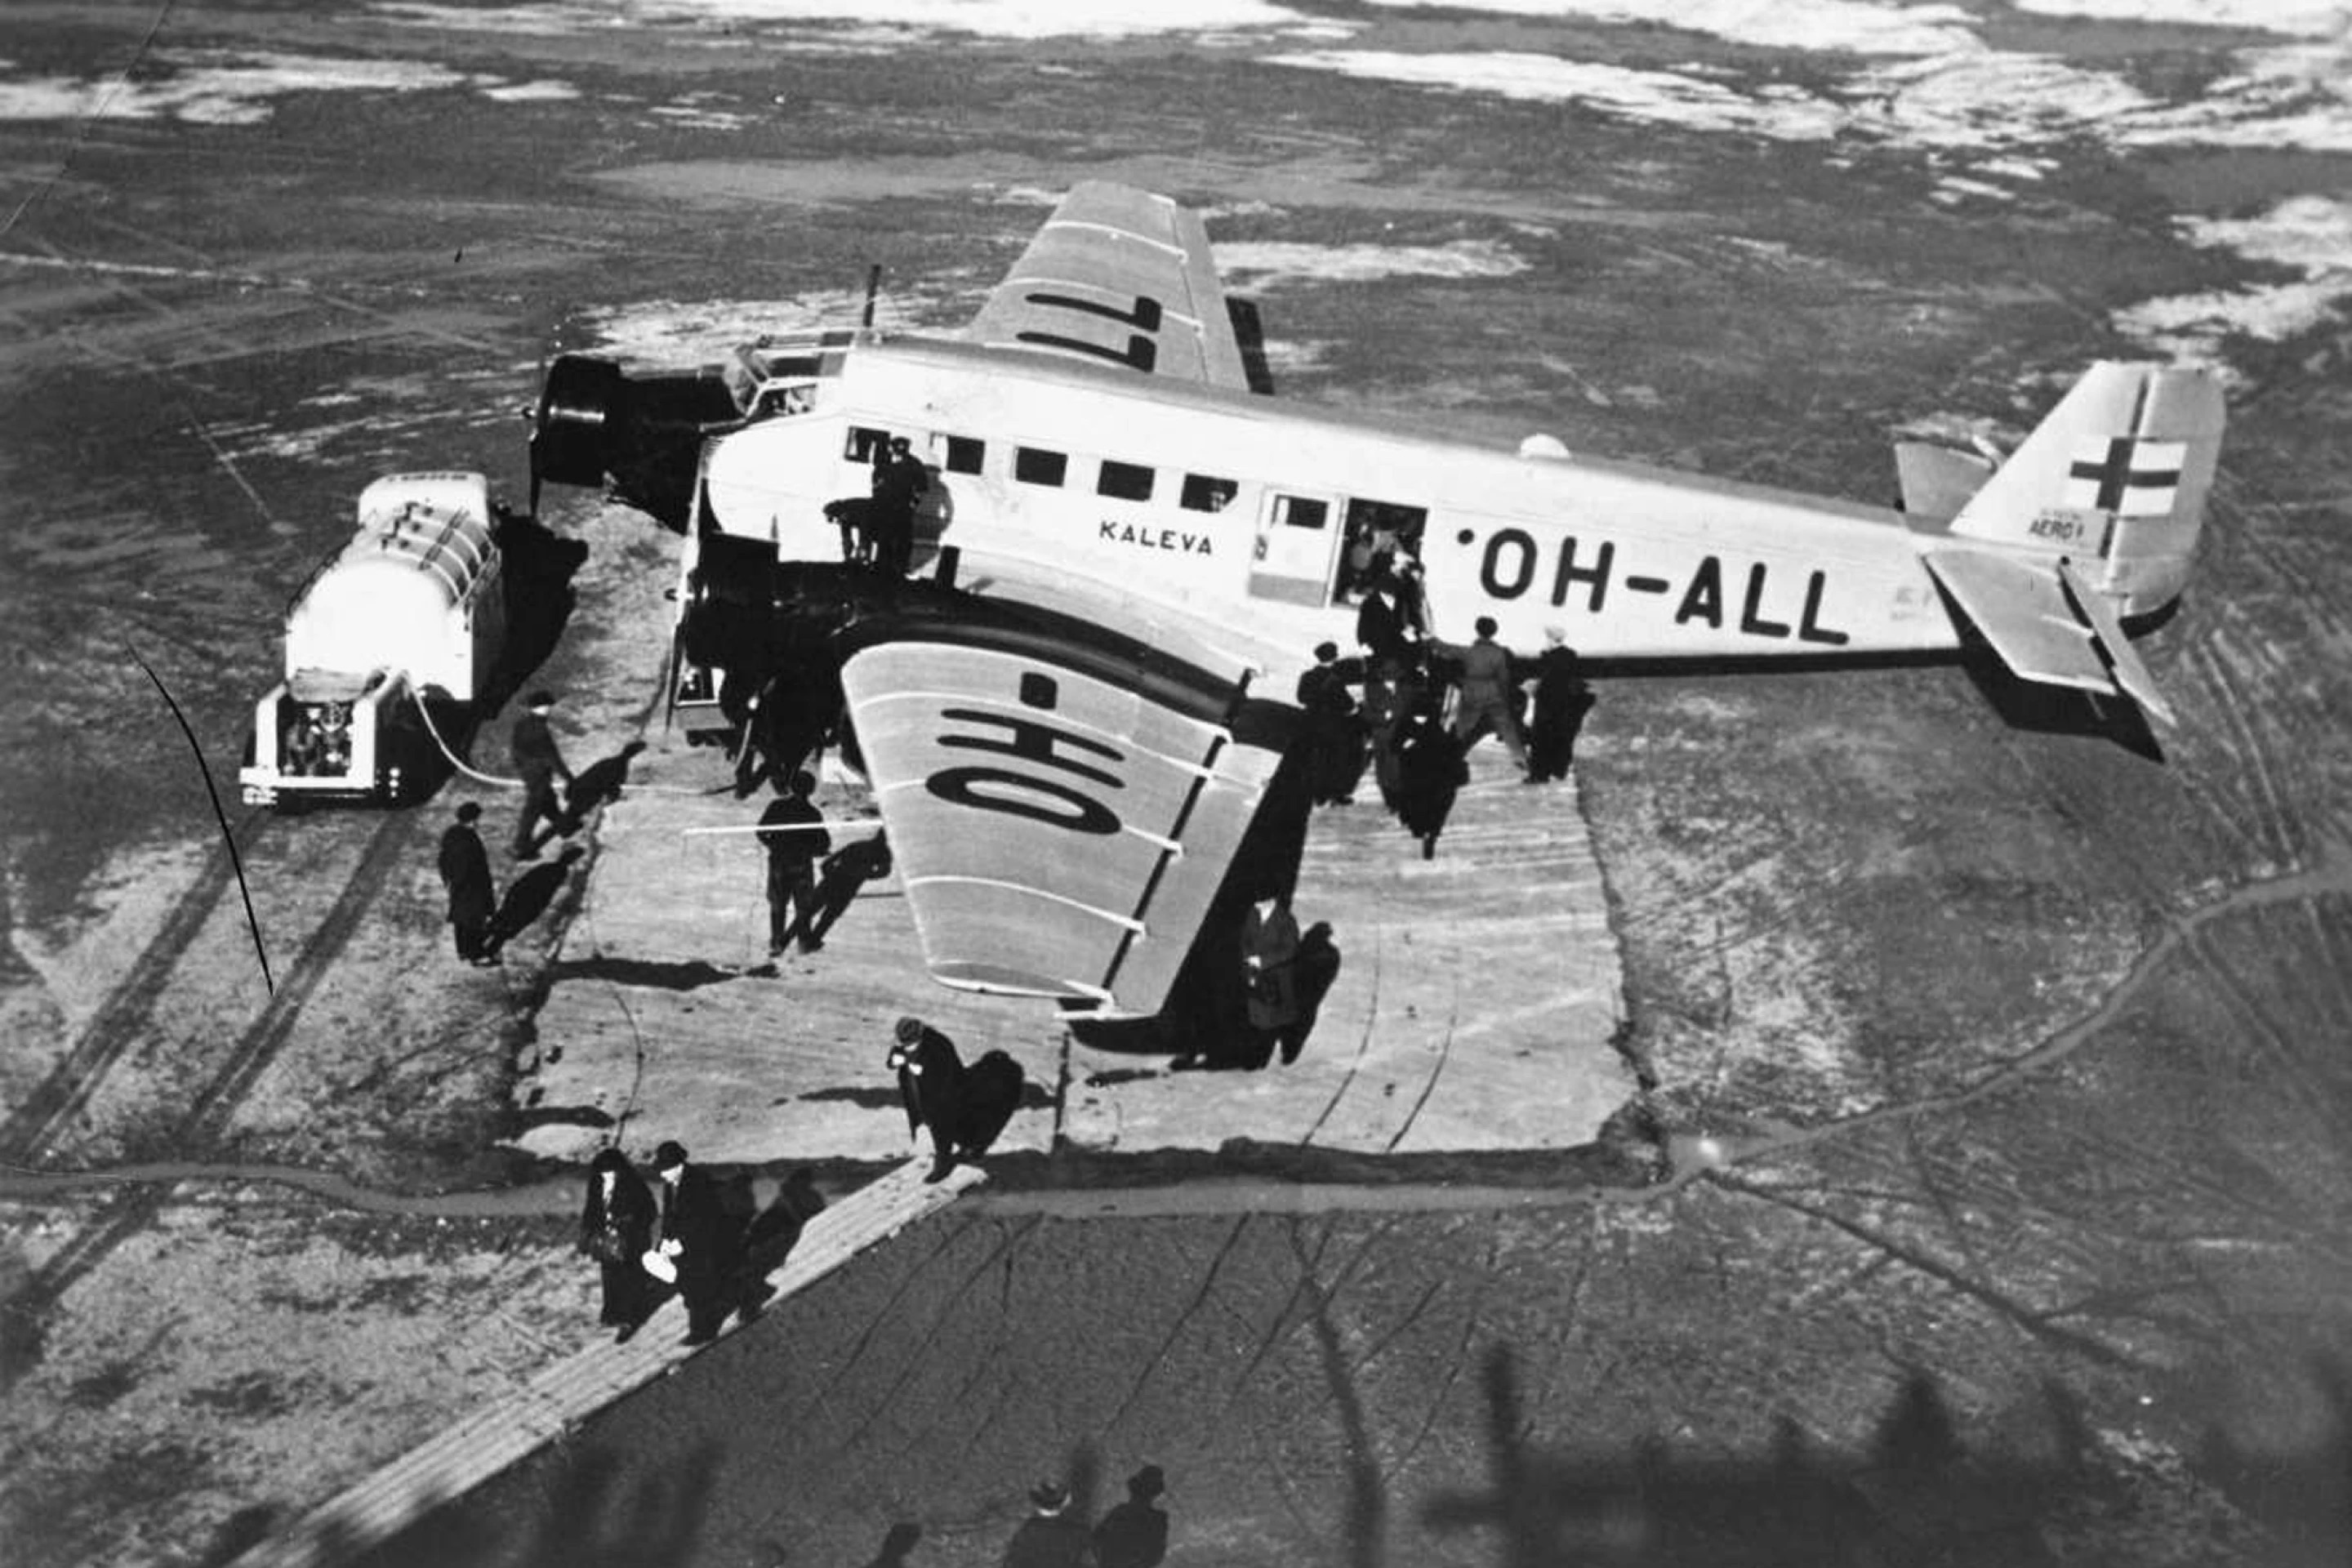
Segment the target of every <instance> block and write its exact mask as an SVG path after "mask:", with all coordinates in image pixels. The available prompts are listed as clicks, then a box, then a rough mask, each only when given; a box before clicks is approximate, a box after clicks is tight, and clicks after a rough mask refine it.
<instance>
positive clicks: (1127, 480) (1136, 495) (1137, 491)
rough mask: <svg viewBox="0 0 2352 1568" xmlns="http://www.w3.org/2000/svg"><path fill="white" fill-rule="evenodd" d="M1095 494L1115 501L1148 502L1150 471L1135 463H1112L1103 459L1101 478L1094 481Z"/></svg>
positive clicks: (1149, 495) (1149, 497) (1149, 496)
mask: <svg viewBox="0 0 2352 1568" xmlns="http://www.w3.org/2000/svg"><path fill="white" fill-rule="evenodd" d="M1095 493H1096V494H1097V495H1105V496H1109V497H1111V498H1112V499H1113V500H1150V499H1151V470H1150V468H1143V467H1141V466H1139V465H1138V464H1135V463H1114V462H1112V461H1110V460H1109V459H1108V458H1105V459H1104V460H1103V466H1102V477H1101V478H1100V479H1097V480H1096V481H1095Z"/></svg>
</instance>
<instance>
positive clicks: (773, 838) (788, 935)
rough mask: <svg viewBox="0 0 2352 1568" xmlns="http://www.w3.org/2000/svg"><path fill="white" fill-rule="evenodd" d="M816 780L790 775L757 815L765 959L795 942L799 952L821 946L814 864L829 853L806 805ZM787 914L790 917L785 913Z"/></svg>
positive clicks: (828, 838)
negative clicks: (763, 854)
mask: <svg viewBox="0 0 2352 1568" xmlns="http://www.w3.org/2000/svg"><path fill="white" fill-rule="evenodd" d="M814 788H816V780H814V778H811V777H810V776H809V775H808V774H806V773H794V774H793V776H792V781H791V782H790V783H789V784H785V785H784V786H783V790H782V793H781V794H779V795H777V796H776V798H775V799H773V800H772V801H770V802H769V803H768V809H767V810H765V811H763V812H761V814H760V847H761V848H762V849H764V850H766V851H767V852H768V956H769V957H771V958H773V957H775V956H776V955H777V954H778V953H780V952H783V951H784V944H785V943H786V942H791V941H793V939H794V938H795V937H797V938H798V939H799V942H800V948H801V951H802V952H815V951H816V950H817V949H818V948H820V947H823V946H824V940H823V939H822V938H821V937H819V936H818V935H817V931H816V923H815V922H816V910H817V903H816V858H817V857H818V856H820V855H822V854H824V852H825V851H827V850H828V849H831V848H832V847H833V837H832V835H830V834H828V833H826V832H825V830H824V826H823V824H824V815H823V814H822V813H820V812H819V811H818V810H817V808H816V806H815V805H814V803H813V802H811V801H810V799H809V792H810V791H811V790H814ZM788 911H789V912H788Z"/></svg>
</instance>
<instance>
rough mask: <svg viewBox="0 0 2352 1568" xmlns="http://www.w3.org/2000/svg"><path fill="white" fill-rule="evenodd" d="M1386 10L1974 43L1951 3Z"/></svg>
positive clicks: (1697, 2) (1856, 42)
mask: <svg viewBox="0 0 2352 1568" xmlns="http://www.w3.org/2000/svg"><path fill="white" fill-rule="evenodd" d="M1372 4H1373V5H1382V6H1387V7H1391V8H1394V9H1401V8H1408V7H1436V8H1439V9H1443V10H1447V11H1484V12H1491V13H1497V14H1500V15H1504V16H1540V17H1555V18H1559V19H1561V20H1578V21H1587V22H1605V23H1616V24H1623V25H1627V26H1661V27H1680V28H1682V29H1684V30H1685V31H1686V32H1693V33H1705V34H1707V35H1708V36H1710V37H1717V38H1723V39H1726V40H1727V41H1729V42H1731V43H1737V44H1752V45H1755V46H1757V47H1761V48H1780V49H1807V50H1818V51H1824V52H1834V53H1846V54H1857V55H1933V54H1942V53H1945V52H1946V51H1948V50H1951V49H1956V48H1965V47H1969V46H1970V45H1971V44H1973V43H1974V42H1975V41H1976V37H1977V33H1976V18H1975V16H1972V15H1971V14H1970V13H1969V11H1968V10H1967V9H1966V8H1964V7H1962V6H1958V5H1871V4H1868V3H1867V0H1806V3H1805V4H1804V5H1759V4H1757V0H1372Z"/></svg>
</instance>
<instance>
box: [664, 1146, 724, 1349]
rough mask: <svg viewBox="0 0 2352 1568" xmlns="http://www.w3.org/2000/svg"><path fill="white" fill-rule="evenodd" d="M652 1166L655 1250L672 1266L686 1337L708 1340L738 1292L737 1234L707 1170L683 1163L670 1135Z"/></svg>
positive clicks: (692, 1342) (682, 1150)
mask: <svg viewBox="0 0 2352 1568" xmlns="http://www.w3.org/2000/svg"><path fill="white" fill-rule="evenodd" d="M654 1171H655V1173H656V1174H657V1175H659V1176H660V1178H661V1189H662V1190H661V1198H662V1223H661V1244H660V1248H659V1250H660V1251H661V1253H662V1255H663V1256H665V1257H667V1258H668V1259H669V1260H670V1262H671V1264H672V1265H673V1266H674V1267H675V1268H677V1293H678V1295H679V1296H680V1297H681V1298H683V1299H684V1300H685V1302H686V1342H687V1343H688V1344H690V1345H700V1344H709V1342H711V1341H712V1340H713V1339H715V1338H717V1337H718V1334H719V1324H721V1323H723V1322H725V1321H727V1314H728V1313H729V1312H730V1310H733V1308H734V1306H735V1304H736V1301H737V1300H738V1298H739V1295H740V1280H739V1279H738V1278H737V1277H738V1275H739V1274H740V1271H741V1268H742V1251H743V1247H742V1239H743V1238H742V1235H741V1232H740V1229H739V1228H738V1227H737V1226H735V1224H734V1223H733V1221H732V1220H730V1217H729V1216H728V1214H727V1206H726V1205H725V1203H724V1202H723V1201H722V1200H721V1198H720V1196H719V1184H717V1183H716V1182H714V1181H712V1180H711V1179H710V1174H709V1172H707V1171H705V1170H703V1169H702V1167H701V1166H699V1165H689V1164H688V1163H686V1149H685V1146H684V1145H682V1144H680V1143H678V1142H676V1141H675V1140H671V1141H666V1142H663V1143H662V1145H661V1146H660V1147H659V1148H657V1149H656V1150H655V1151H654Z"/></svg>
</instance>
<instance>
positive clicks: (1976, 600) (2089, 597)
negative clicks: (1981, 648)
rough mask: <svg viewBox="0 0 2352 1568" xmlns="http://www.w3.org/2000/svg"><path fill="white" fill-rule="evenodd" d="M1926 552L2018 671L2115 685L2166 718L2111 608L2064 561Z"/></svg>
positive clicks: (2085, 685)
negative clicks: (2050, 564) (2051, 566)
mask: <svg viewBox="0 0 2352 1568" xmlns="http://www.w3.org/2000/svg"><path fill="white" fill-rule="evenodd" d="M1926 557H1927V569H1928V571H1930V572H1932V573H1934V574H1935V577H1936V581H1937V582H1938V583H1940V584H1943V586H1944V590H1945V592H1947V593H1948V594H1949V595H1951V596H1952V599H1953V601H1954V603H1956V604H1958V605H1959V607H1960V609H1961V611H1962V612H1963V613H1964V614H1966V615H1967V616H1968V617H1969V620H1971V621H1973V622H1974V623H1975V624H1976V626H1977V629H1978V630H1979V631H1981V632H1982V633H1984V637H1985V640H1986V641H1987V642H1989V643H1990V644H1991V645H1992V647H1993V651H1994V652H1996V653H1998V654H1999V655H2000V658H2001V661H2002V662H2003V663H2004V664H2006V665H2008V666H2009V668H2011V670H2013V671H2015V672H2016V673H2017V674H2018V675H2020V676H2021V677H2023V678H2024V679H2027V680H2042V681H2049V682H2051V683H2053V684H2054V685H2058V686H2074V687H2079V688H2081V689H2084V690H2085V691H2101V692H2108V691H2116V690H2118V689H2120V690H2121V691H2123V692H2124V693H2125V694H2126V695H2128V696H2129V697H2131V698H2133V699H2134V700H2137V702H2138V703H2139V705H2140V706H2141V707H2143V708H2145V709H2147V710H2148V711H2149V712H2151V713H2154V714H2156V715H2157V716H2158V718H2161V719H2164V720H2166V721H2170V720H2171V718H2172V709H2171V707H2170V705H2168V703H2167V702H2166V701H2165V700H2164V693H2163V692H2162V691H2161V690H2160V689H2158V686H2157V684H2156V678H2155V677H2154V676H2152V675H2150V674H2149V673H2148V669H2147V665H2146V664H2144V663H2142V662H2141V660H2140V657H2139V655H2138V653H2137V651H2135V650H2134V649H2133V647H2132V646H2131V641H2130V639H2129V638H2127V637H2125V636H2124V632H2123V626H2122V625H2121V623H2120V622H2119V621H2118V620H2117V619H2116V613H2115V611H2114V610H2113V609H2112V608H2111V607H2110V606H2109V605H2107V603H2106V601H2105V599H2103V598H2101V597H2100V595H2097V594H2095V593H2094V592H2092V591H2091V588H2090V586H2089V584H2085V583H2084V581H2083V579H2082V577H2081V575H2080V574H2077V573H2076V572H2075V571H2074V567H2072V566H2071V565H2069V564H2067V563H2065V562H2063V561H2061V562H2059V563H2057V570H2056V571H2055V573H2052V572H2049V571H2047V570H2044V569H2043V568H2042V567H2039V566H2036V565H2034V564H2032V563H2028V562H2024V561H2019V560H2014V559H2011V557H2008V556H2004V555H1994V554H1990V553H1988V552H1984V551H1979V550H1969V549H1963V548H1958V547H1947V548H1942V549H1932V550H1929V551H1927V552H1926Z"/></svg>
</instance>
